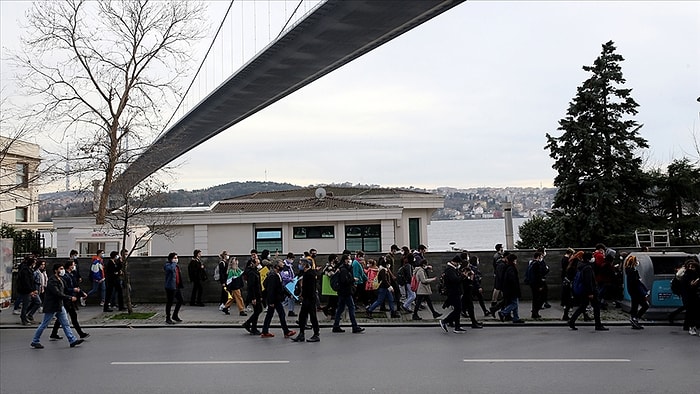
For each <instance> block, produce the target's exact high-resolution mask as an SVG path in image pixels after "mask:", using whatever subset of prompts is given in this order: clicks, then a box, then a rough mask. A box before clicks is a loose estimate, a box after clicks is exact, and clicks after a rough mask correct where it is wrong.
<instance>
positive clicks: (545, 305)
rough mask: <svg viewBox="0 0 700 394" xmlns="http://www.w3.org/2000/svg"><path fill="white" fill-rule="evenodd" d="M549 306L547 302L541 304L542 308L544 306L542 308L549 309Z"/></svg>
mask: <svg viewBox="0 0 700 394" xmlns="http://www.w3.org/2000/svg"><path fill="white" fill-rule="evenodd" d="M551 307H552V306H551V305H550V304H549V303H548V302H545V303H544V305H542V308H544V309H549V308H551Z"/></svg>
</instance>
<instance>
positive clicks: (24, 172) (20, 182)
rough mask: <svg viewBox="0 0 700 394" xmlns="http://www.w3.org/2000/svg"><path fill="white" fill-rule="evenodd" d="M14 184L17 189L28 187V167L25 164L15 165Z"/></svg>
mask: <svg viewBox="0 0 700 394" xmlns="http://www.w3.org/2000/svg"><path fill="white" fill-rule="evenodd" d="M16 171H17V172H16V175H15V184H16V185H17V186H19V187H29V165H28V164H27V163H17V167H16Z"/></svg>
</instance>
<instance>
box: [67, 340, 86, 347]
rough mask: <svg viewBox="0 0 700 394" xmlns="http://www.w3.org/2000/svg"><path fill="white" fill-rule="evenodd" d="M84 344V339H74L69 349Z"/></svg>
mask: <svg viewBox="0 0 700 394" xmlns="http://www.w3.org/2000/svg"><path fill="white" fill-rule="evenodd" d="M83 342H85V340H84V339H76V340H75V341H74V342H71V344H70V347H76V346H78V345H80V344H81V343H83Z"/></svg>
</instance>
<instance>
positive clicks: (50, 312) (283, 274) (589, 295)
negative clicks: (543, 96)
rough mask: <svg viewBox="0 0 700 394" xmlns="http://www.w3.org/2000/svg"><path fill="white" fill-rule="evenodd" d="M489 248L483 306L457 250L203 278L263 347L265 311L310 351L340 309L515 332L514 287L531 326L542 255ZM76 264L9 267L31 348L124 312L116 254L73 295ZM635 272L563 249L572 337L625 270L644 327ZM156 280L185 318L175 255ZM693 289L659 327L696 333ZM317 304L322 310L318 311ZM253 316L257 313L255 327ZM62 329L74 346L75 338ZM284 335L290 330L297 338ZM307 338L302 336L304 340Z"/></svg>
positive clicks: (197, 264) (612, 258)
mask: <svg viewBox="0 0 700 394" xmlns="http://www.w3.org/2000/svg"><path fill="white" fill-rule="evenodd" d="M495 249H496V253H495V254H494V256H493V275H494V281H493V283H494V287H493V291H492V293H491V304H490V307H487V305H486V300H485V298H484V289H483V286H482V279H483V276H482V273H481V270H480V268H479V266H480V262H479V259H478V258H477V257H476V256H473V255H470V254H469V253H468V252H467V251H463V252H461V253H460V254H457V255H455V256H454V257H452V258H451V259H450V260H449V261H447V262H446V264H445V268H444V271H442V272H438V273H436V272H433V267H432V264H430V262H429V261H428V259H427V258H426V255H425V252H426V251H427V247H425V246H424V245H420V246H419V247H418V248H417V249H416V250H413V251H411V250H410V249H409V248H408V247H406V246H404V247H402V248H399V247H398V246H397V245H392V246H391V248H390V251H389V252H388V253H386V254H383V255H381V256H380V257H379V258H378V259H376V260H375V259H371V258H370V259H365V254H364V252H363V251H355V252H354V253H353V252H351V251H349V250H345V251H343V252H342V253H341V254H340V255H336V254H331V255H329V256H328V261H327V262H326V263H325V264H324V265H321V264H317V262H316V257H317V252H316V250H315V249H311V250H309V251H308V252H304V253H303V255H300V256H299V257H298V258H297V256H296V255H295V254H294V253H291V252H290V253H288V254H287V255H286V257H285V258H280V257H279V256H278V255H277V254H275V255H271V254H270V252H269V251H268V250H263V251H262V252H261V253H258V251H257V250H255V249H253V250H251V251H250V256H249V258H248V260H247V261H246V263H245V265H244V266H243V268H242V269H241V267H239V262H238V259H237V258H236V257H234V256H230V255H229V254H228V253H227V252H226V251H223V252H222V253H221V254H220V255H219V257H220V260H219V263H218V264H217V265H216V266H215V267H214V268H213V279H214V281H215V282H216V283H217V284H218V285H219V286H221V294H220V299H219V301H220V305H219V310H220V311H221V312H222V313H224V314H226V315H229V314H230V308H231V307H232V306H233V305H234V304H235V305H236V308H237V309H238V313H239V315H240V316H246V320H245V322H244V323H243V324H242V327H243V328H244V329H245V330H246V331H247V332H248V333H250V334H251V335H256V336H260V337H261V338H273V337H274V336H275V334H274V333H273V332H271V330H270V329H271V323H272V319H273V318H274V315H275V314H276V315H277V319H278V320H279V325H280V326H281V328H282V334H283V336H284V337H285V338H291V339H292V341H294V342H318V341H320V334H321V333H320V329H319V321H318V317H317V312H322V313H323V314H325V315H326V316H328V317H329V318H331V319H332V321H333V325H332V329H331V332H333V333H342V332H345V329H344V328H343V327H342V326H341V323H342V320H343V319H342V317H343V316H344V313H345V311H347V315H348V318H349V321H350V327H351V332H352V333H362V332H363V331H364V328H363V327H361V326H360V325H359V324H358V322H357V318H356V316H357V314H358V313H362V315H363V316H364V317H365V318H367V319H373V318H375V317H376V315H375V314H377V313H381V314H382V317H384V318H386V317H387V315H385V314H384V313H386V312H388V313H389V315H388V317H389V318H390V319H394V318H401V317H402V315H401V314H402V313H406V314H410V316H411V317H410V318H411V320H423V319H424V317H421V315H420V311H421V310H423V309H426V308H427V309H428V310H429V312H430V314H431V316H432V318H433V319H435V320H437V322H438V325H439V326H440V328H441V329H442V330H444V331H445V332H449V327H451V328H452V332H453V333H458V334H461V333H464V332H466V330H465V328H464V327H465V326H466V327H470V328H472V329H481V328H483V327H484V325H483V323H482V322H480V321H479V319H477V316H476V313H475V305H474V302H475V301H476V302H477V306H478V307H480V309H481V312H482V313H483V317H484V318H488V317H493V318H495V319H498V320H500V321H501V322H505V321H510V322H512V323H513V324H518V325H520V324H523V323H525V320H524V319H523V318H521V316H520V308H519V306H520V300H521V298H522V291H521V283H522V284H525V285H527V286H529V288H530V290H531V294H532V309H531V314H530V318H531V319H533V320H539V319H541V318H542V316H541V315H540V312H541V311H542V310H543V309H547V308H550V307H551V305H550V304H549V302H548V296H549V292H548V279H547V275H548V274H549V272H550V268H549V265H548V264H547V263H546V262H545V257H546V255H547V253H546V251H545V249H544V248H540V249H538V250H537V251H536V252H535V253H534V254H533V256H532V258H531V259H529V260H528V262H527V264H525V263H521V264H519V262H518V256H517V255H516V254H514V253H510V252H508V251H504V249H503V246H502V245H501V244H497V245H496V247H495ZM77 257H78V252H77V251H71V254H70V258H69V260H68V261H67V262H66V263H56V264H54V266H53V267H52V270H51V271H50V272H46V271H47V270H46V262H45V261H41V260H39V259H37V258H36V257H35V256H27V258H25V260H24V262H23V263H22V264H21V266H20V268H19V271H18V281H17V286H18V287H17V293H18V298H17V301H16V303H15V314H18V315H20V321H21V323H22V324H23V325H30V324H31V323H32V322H33V321H34V314H35V313H37V312H42V313H44V318H43V320H42V322H41V324H40V325H39V327H38V328H37V330H36V332H35V335H34V338H33V339H32V342H31V347H33V348H38V349H41V348H43V345H41V343H40V339H41V334H42V332H43V330H44V329H45V328H46V327H47V326H48V325H49V324H50V323H51V321H52V320H53V319H54V318H56V321H55V323H54V325H53V330H52V333H51V335H50V338H51V339H52V340H60V339H63V337H61V336H60V335H59V333H58V330H59V328H63V331H64V334H65V336H66V337H67V339H68V341H69V343H70V346H71V347H75V346H77V345H80V344H81V343H82V342H83V339H84V338H87V337H88V336H89V335H90V334H88V333H86V332H84V331H83V330H82V328H81V326H80V322H79V321H78V313H77V312H78V310H79V309H80V307H81V306H84V305H85V300H86V299H87V298H88V297H90V296H93V295H99V296H100V305H101V306H102V307H103V310H104V312H112V311H113V309H112V308H115V307H118V308H119V310H120V311H123V310H125V309H126V308H125V306H124V300H123V287H124V286H123V285H124V283H123V265H122V256H120V254H119V253H117V252H116V251H113V252H111V253H110V255H109V258H105V253H104V251H103V250H99V251H97V253H96V255H95V256H94V257H93V258H92V263H91V266H90V276H89V279H88V280H89V283H90V284H91V290H90V291H89V292H87V293H85V292H83V290H81V288H80V287H81V284H82V283H83V278H82V277H81V276H80V272H79V270H78V267H77ZM105 260H106V261H105ZM638 267H639V260H638V259H637V257H636V256H635V255H634V254H629V255H624V254H623V255H618V254H617V253H616V252H615V251H614V250H612V249H610V248H607V247H605V245H603V244H599V245H596V248H595V250H593V251H584V250H581V251H575V250H573V249H567V250H566V251H565V253H564V255H563V256H562V257H561V276H560V279H561V281H562V286H561V306H562V307H563V312H564V313H563V316H562V318H561V319H562V320H564V321H566V322H567V324H568V326H569V328H570V329H571V330H578V327H577V325H576V323H577V321H578V319H579V317H581V316H583V319H584V320H586V321H589V320H592V321H594V329H595V330H596V331H608V328H607V327H605V326H604V325H603V324H602V321H601V310H602V309H605V308H608V307H609V305H610V304H613V305H617V303H618V300H619V295H618V293H617V290H619V289H617V288H616V285H615V283H616V282H615V277H616V275H620V274H623V273H624V275H623V277H624V278H625V279H624V280H625V288H626V289H627V292H628V294H629V297H630V300H631V306H630V312H629V315H630V317H629V321H630V327H631V328H632V329H634V330H643V329H644V326H643V324H642V320H643V317H644V315H645V313H646V312H647V310H648V309H649V299H648V297H649V293H650V292H649V290H648V288H647V286H646V284H645V283H644V281H643V280H642V278H641V277H640V273H639V271H638ZM187 268H188V269H187V273H188V279H189V282H190V283H191V287H192V289H191V292H190V306H195V307H199V306H204V305H205V304H204V303H203V302H202V299H203V298H202V297H203V293H204V282H205V281H206V280H208V277H209V275H208V272H207V269H206V265H205V263H204V261H203V259H202V256H201V251H200V250H194V252H193V254H192V258H191V260H190V262H189V264H188V267H187ZM392 268H393V269H392ZM163 272H164V275H165V279H164V289H165V296H166V304H165V318H166V319H165V321H166V323H167V324H177V323H179V322H182V321H183V319H182V318H181V316H180V311H181V308H182V306H183V304H184V298H183V294H182V290H183V289H184V288H185V280H184V278H183V276H182V272H181V270H180V266H179V257H178V254H177V253H175V252H173V253H170V254H169V255H168V258H167V261H166V263H165V264H164V266H163ZM699 282H700V263H698V261H697V260H696V259H693V258H690V259H688V260H687V261H686V262H685V263H684V264H682V265H680V266H678V267H677V269H676V274H675V277H674V278H673V281H672V288H673V291H674V293H676V294H677V295H678V296H679V297H680V298H681V299H682V301H683V306H682V307H681V308H678V309H677V310H676V311H674V312H673V313H671V315H670V316H669V321H671V323H673V320H674V319H675V317H676V316H677V315H678V314H679V313H680V312H682V311H685V320H684V324H683V329H684V330H687V331H688V332H689V333H690V334H691V335H697V334H698V326H699V324H700V293H699V288H700V286H699V285H700V283H699ZM433 286H437V290H438V293H439V294H440V295H441V296H443V298H444V303H443V304H442V312H439V311H438V310H437V309H436V307H435V305H434V304H433V300H432V296H433V294H434V287H433ZM243 292H245V298H244V297H243ZM322 297H323V298H324V300H325V304H322V303H321V300H322ZM20 305H21V309H20V308H19V306H20ZM297 305H300V309H299V314H297V313H296V312H295V308H296V306H297ZM173 306H174V308H173ZM42 308H43V309H42ZM263 311H265V315H264V317H263V321H262V324H260V323H259V319H260V316H261V315H262V312H263ZM249 313H250V315H249ZM591 313H592V316H591V315H590V314H591ZM69 317H70V323H69V321H68V318H69ZM295 317H298V319H295V321H294V324H291V323H288V321H287V320H288V318H295ZM462 318H465V319H469V324H467V325H465V326H463V324H462V322H461V319H462ZM71 323H72V325H73V328H74V329H75V330H76V332H77V334H78V337H76V335H75V334H73V331H72V330H71V325H70V324H71ZM309 323H310V324H309ZM290 327H299V328H298V333H297V331H296V330H293V329H291V328H290ZM307 330H311V331H312V335H311V336H310V337H308V338H307V337H306V331H307Z"/></svg>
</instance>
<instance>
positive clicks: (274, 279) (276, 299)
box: [260, 261, 297, 338]
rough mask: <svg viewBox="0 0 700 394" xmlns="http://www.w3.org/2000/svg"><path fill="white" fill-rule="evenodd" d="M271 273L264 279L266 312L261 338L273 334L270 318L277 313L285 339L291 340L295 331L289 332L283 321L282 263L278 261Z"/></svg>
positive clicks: (270, 336) (272, 335)
mask: <svg viewBox="0 0 700 394" xmlns="http://www.w3.org/2000/svg"><path fill="white" fill-rule="evenodd" d="M273 268H274V269H273V271H272V272H270V273H269V274H267V277H266V278H265V291H266V292H267V297H266V299H265V302H267V312H265V320H264V321H263V327H262V333H261V334H260V337H261V338H272V337H274V336H275V334H273V333H271V332H270V323H271V322H272V316H273V315H274V314H275V312H277V316H278V317H279V319H280V325H281V326H282V331H284V337H285V338H291V337H293V336H294V335H296V333H297V332H296V331H293V330H290V329H289V327H287V320H286V319H285V313H284V306H283V305H282V302H283V301H284V298H285V292H284V287H283V286H282V277H281V276H280V272H281V271H282V269H284V263H283V262H281V261H278V262H276V263H275V265H274V266H273Z"/></svg>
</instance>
